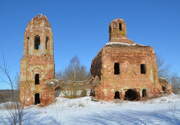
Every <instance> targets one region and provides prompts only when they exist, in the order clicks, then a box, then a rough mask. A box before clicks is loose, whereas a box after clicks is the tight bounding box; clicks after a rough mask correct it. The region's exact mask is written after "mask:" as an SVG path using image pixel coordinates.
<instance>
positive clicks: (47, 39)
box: [45, 37, 49, 49]
mask: <svg viewBox="0 0 180 125" xmlns="http://www.w3.org/2000/svg"><path fill="white" fill-rule="evenodd" d="M48 41H49V37H46V43H45V44H46V45H45V47H46V49H48Z"/></svg>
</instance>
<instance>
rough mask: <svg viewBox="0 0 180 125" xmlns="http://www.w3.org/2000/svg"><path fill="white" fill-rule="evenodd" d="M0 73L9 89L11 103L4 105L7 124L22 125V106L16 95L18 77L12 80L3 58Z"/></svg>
mask: <svg viewBox="0 0 180 125" xmlns="http://www.w3.org/2000/svg"><path fill="white" fill-rule="evenodd" d="M0 72H1V73H2V74H3V75H4V77H5V79H6V80H5V82H6V83H7V84H8V85H9V86H10V88H11V93H10V100H11V102H10V103H8V104H7V105H6V108H7V111H8V115H9V122H10V124H11V125H22V122H23V114H24V113H23V110H24V105H22V104H21V103H20V102H19V98H18V94H17V92H18V91H19V77H18V76H16V77H14V78H13V76H12V72H10V71H9V69H8V65H7V63H6V61H5V58H4V56H3V58H2V64H1V65H0Z"/></svg>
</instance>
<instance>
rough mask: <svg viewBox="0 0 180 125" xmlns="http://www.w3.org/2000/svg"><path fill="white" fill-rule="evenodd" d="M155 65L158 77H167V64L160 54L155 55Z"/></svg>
mask: <svg viewBox="0 0 180 125" xmlns="http://www.w3.org/2000/svg"><path fill="white" fill-rule="evenodd" d="M157 66H158V75H159V77H162V78H166V79H169V77H170V76H169V66H168V65H167V64H166V63H165V61H164V60H163V59H162V58H161V57H160V56H157Z"/></svg>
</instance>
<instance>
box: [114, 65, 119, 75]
mask: <svg viewBox="0 0 180 125" xmlns="http://www.w3.org/2000/svg"><path fill="white" fill-rule="evenodd" d="M114 74H115V75H118V74H120V64H119V63H114Z"/></svg>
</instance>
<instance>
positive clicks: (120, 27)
mask: <svg viewBox="0 0 180 125" xmlns="http://www.w3.org/2000/svg"><path fill="white" fill-rule="evenodd" d="M119 30H120V31H122V24H121V23H119Z"/></svg>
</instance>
